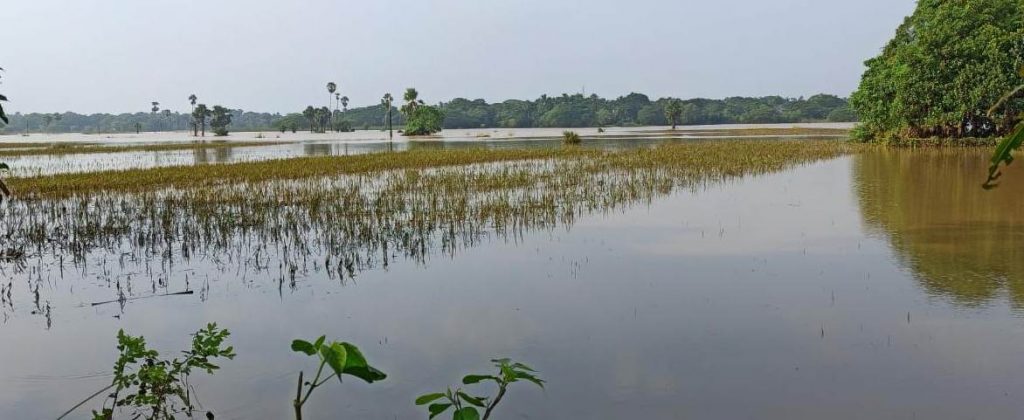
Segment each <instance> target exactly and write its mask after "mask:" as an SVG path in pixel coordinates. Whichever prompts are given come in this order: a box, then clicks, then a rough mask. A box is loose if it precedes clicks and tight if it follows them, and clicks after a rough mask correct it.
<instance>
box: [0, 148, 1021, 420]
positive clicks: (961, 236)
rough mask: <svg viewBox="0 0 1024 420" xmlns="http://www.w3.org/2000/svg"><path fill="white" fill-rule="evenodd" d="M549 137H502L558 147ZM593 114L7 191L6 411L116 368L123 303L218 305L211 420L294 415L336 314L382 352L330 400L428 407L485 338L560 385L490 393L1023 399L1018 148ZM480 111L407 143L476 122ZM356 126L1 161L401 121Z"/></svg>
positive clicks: (921, 409) (838, 400)
mask: <svg viewBox="0 0 1024 420" xmlns="http://www.w3.org/2000/svg"><path fill="white" fill-rule="evenodd" d="M378 134H379V133H378ZM538 134H541V133H538ZM543 134H544V135H538V136H536V137H538V138H536V139H534V138H526V139H519V140H506V141H504V142H500V141H497V140H488V141H487V142H485V143H484V145H486V146H487V147H489V148H492V149H494V148H502V149H509V150H513V149H522V148H525V147H530V148H552V147H555V146H554V145H555V144H556V141H555V140H552V139H551V138H550V137H546V136H549V135H551V136H553V135H557V133H543ZM583 134H587V133H583ZM602 134H605V135H608V137H607V138H604V139H591V140H590V141H589V142H588V144H589V145H590V147H591V149H593V151H592V152H590V151H588V152H585V153H584V152H573V153H565V154H564V155H558V156H551V157H548V158H543V159H529V160H517V159H508V160H501V161H486V162H483V161H478V162H476V163H472V164H467V165H447V166H439V167H436V168H429V169H419V168H414V169H410V168H406V169H394V168H392V169H389V170H386V171H378V172H373V173H343V174H340V175H336V176H329V177H317V178H309V179H280V180H270V181H262V182H256V183H243V184H227V185H212V186H209V185H207V186H203V187H202V188H198V189H158V190H153V191H144V192H140V193H125V192H103V193H97V194H94V195H87V194H86V195H83V194H75V195H72V196H70V197H61V198H45V197H43V198H39V199H35V200H31V201H26V202H13V203H11V202H6V203H4V204H3V205H2V206H0V209H2V211H3V212H4V218H3V222H2V223H0V233H2V234H3V237H4V238H5V240H4V241H5V242H4V243H3V247H2V248H3V249H2V250H0V251H2V252H3V257H4V262H2V263H0V271H2V277H0V278H2V280H0V359H2V360H3V365H2V366H3V367H2V368H0V418H3V419H7V418H11V419H21V418H54V417H56V416H58V415H60V413H62V412H63V411H64V410H66V409H68V408H71V407H72V406H73V405H75V404H76V403H77V402H79V401H81V400H82V399H83V398H85V397H87V396H88V395H90V394H92V393H93V392H95V391H97V390H99V389H101V388H102V387H103V386H105V385H107V384H109V383H110V380H111V376H110V373H109V372H110V366H111V365H112V364H113V362H114V359H115V358H116V355H117V353H116V349H115V348H114V346H115V343H116V342H115V335H116V333H117V330H118V329H122V328H123V329H124V330H126V331H127V332H130V333H132V334H137V335H144V336H145V337H146V338H147V341H148V342H149V343H150V345H151V346H152V347H154V348H157V349H160V350H161V352H162V354H168V355H170V354H172V353H173V352H174V351H176V350H178V349H179V348H180V347H181V345H182V343H183V342H184V340H186V339H187V337H188V334H190V333H192V332H194V331H195V330H197V329H198V328H200V327H201V326H203V325H205V324H206V323H208V322H217V323H218V324H219V325H220V326H222V327H224V328H227V329H229V330H230V331H231V333H232V335H231V337H230V342H231V345H233V346H234V348H235V351H236V352H237V357H236V358H235V359H234V360H231V361H224V362H223V363H220V365H221V367H222V369H221V370H220V371H218V372H217V373H216V374H215V375H212V376H206V375H196V376H195V377H194V378H193V385H195V387H196V390H197V396H198V398H199V401H201V403H202V406H203V408H204V409H209V410H212V411H213V412H215V413H216V414H217V418H218V419H281V418H289V417H290V416H291V410H292V407H291V400H290V399H291V398H292V396H293V394H294V391H295V378H296V375H297V372H298V371H299V370H302V369H306V370H307V371H308V370H309V369H310V367H309V365H308V361H307V360H306V359H304V358H302V357H299V356H297V355H295V353H293V352H292V351H291V350H290V349H289V346H288V345H289V343H290V342H291V340H292V339H295V338H309V337H316V336H319V335H321V334H327V336H328V338H331V339H340V340H345V341H349V342H352V343H356V344H358V345H359V346H360V347H361V348H362V350H363V352H364V353H365V354H366V355H367V358H368V359H370V360H371V361H372V362H373V364H374V365H375V366H376V367H378V368H380V369H381V370H383V371H385V372H387V373H388V374H389V377H388V379H387V380H385V381H382V382H379V383H375V384H372V385H368V384H364V383H362V382H359V381H354V380H353V381H349V380H346V382H345V383H344V384H342V385H338V384H331V386H329V387H325V389H323V390H320V391H318V393H321V394H320V395H318V396H315V397H314V398H312V399H310V400H309V403H308V405H307V407H306V412H307V413H306V418H312V419H327V418H338V417H346V418H364V419H395V418H399V419H406V418H423V417H425V416H426V414H425V411H424V410H422V408H421V407H416V406H415V405H414V404H413V399H414V398H415V396H417V395H420V394H423V393H425V392H430V391H436V390H437V389H442V388H443V387H444V386H447V385H449V384H454V383H457V382H458V380H459V379H460V378H461V377H462V375H463V374H466V373H471V372H479V371H488V370H489V363H488V359H491V358H494V357H511V358H513V359H516V360H519V361H524V362H526V363H528V364H530V365H531V366H532V367H534V368H536V369H537V370H538V371H540V376H542V377H543V378H544V379H546V380H547V381H548V383H547V385H546V388H545V389H544V390H540V389H537V388H531V387H525V386H524V387H522V388H516V389H513V390H510V393H509V395H508V396H507V397H506V398H507V400H506V401H505V402H504V403H503V405H502V406H500V407H499V408H498V412H497V413H496V415H495V416H496V417H497V418H536V419H548V418H581V419H583V418H585V419H620V418H777V419H788V418H840V419H841V418H1013V417H1015V416H1016V415H1017V414H1018V413H1020V412H1021V410H1024V402H1022V401H1024V398H1022V395H1024V358H1022V357H1021V355H1022V354H1024V319H1022V315H1024V306H1022V299H1024V284H1022V282H1024V263H1021V261H1024V259H1022V257H1024V255H1022V253H1024V174H1022V172H1021V171H1017V170H1016V169H1019V168H1010V169H1009V170H1008V171H1007V173H1006V177H1005V179H1004V180H1003V186H1002V187H1000V188H999V189H997V190H994V191H984V190H982V189H981V188H980V184H981V182H982V181H983V180H984V172H985V169H986V167H987V166H986V165H987V154H986V152H985V151H982V150H955V151H950V150H883V149H863V150H862V149H858V148H848V147H845V146H842V145H839V144H838V143H837V142H834V141H826V140H815V139H799V140H790V141H776V140H769V139H764V140H756V141H754V140H749V139H748V140H741V141H738V142H737V141H733V140H720V141H719V140H707V141H701V142H695V141H694V140H693V139H682V138H680V139H674V136H667V135H648V136H646V137H639V138H623V137H624V135H623V134H622V133H619V135H618V137H615V136H611V135H609V134H608V133H602ZM613 134H614V133H613ZM595 136H596V135H595ZM463 137H464V139H463V140H458V139H440V140H434V141H423V142H402V143H397V144H395V145H392V147H395V146H397V148H398V149H402V150H405V149H413V150H414V151H415V150H416V149H417V148H418V150H422V151H424V152H428V151H432V150H435V149H453V150H465V147H467V146H466V144H472V145H476V144H478V143H477V142H469V141H465V140H466V139H469V138H476V135H475V134H474V135H473V136H470V135H468V134H466V135H464V136H463ZM697 137H702V138H703V137H714V136H697ZM359 141H360V142H361V143H356V142H355V141H353V142H346V141H338V140H330V141H327V140H324V141H322V142H320V141H319V140H317V141H313V142H302V141H297V142H296V143H295V144H286V145H276V146H257V147H251V148H248V149H250V150H242V149H243V148H239V150H233V149H231V148H226V149H212V150H206V151H204V153H203V155H204V157H203V158H202V159H200V158H199V157H198V156H196V155H192V156H191V157H190V156H189V154H190V153H191V151H175V152H152V153H168V155H167V156H171V155H182V156H181V157H180V159H179V158H171V157H167V156H165V158H166V160H160V161H159V162H158V163H157V162H156V160H152V161H151V160H148V159H150V158H153V159H155V158H154V157H153V156H152V155H150V153H151V152H142V153H140V154H138V155H125V156H120V157H116V156H114V157H112V156H108V155H103V154H91V155H89V154H82V155H75V157H74V159H79V160H76V161H75V162H76V163H74V164H68V165H69V166H61V165H65V163H58V164H54V165H53V166H46V165H48V164H47V163H45V162H46V160H45V159H66V158H68V157H53V156H41V157H25V158H22V159H25V160H23V161H21V162H22V163H18V162H19V161H18V160H13V159H12V160H11V162H13V164H12V166H15V167H16V166H17V165H19V164H25V165H28V166H31V167H33V168H36V169H34V170H33V171H34V172H32V171H29V172H27V173H59V172H79V171H81V170H83V169H85V170H96V169H109V167H107V166H104V165H107V163H102V162H107V161H105V160H104V159H114V162H119V163H114V164H113V165H115V167H116V168H118V169H124V168H138V167H149V166H167V165H190V164H194V163H202V162H237V161H248V160H263V159H268V158H270V157H286V156H305V155H339V154H345V153H351V154H356V153H364V152H366V151H377V150H381V149H379V148H380V147H387V143H384V142H379V141H377V140H369V139H363V140H359ZM637 146H645V147H643V148H638V147H637ZM648 146H649V147H648ZM601 149H610V150H615V151H616V152H615V153H610V154H605V152H603V151H602V150H601ZM634 149H638V150H634ZM639 149H642V150H639ZM298 150H301V151H298ZM288 151H291V152H288ZM206 152H208V153H206ZM218 153H219V154H220V156H219V157H218ZM278 153H280V155H278ZM439 153H440V152H439ZM467 153H469V152H467ZM417 156H423V155H414V156H413V157H417ZM471 157H472V155H468V156H467V158H471ZM33 159H36V160H33ZM89 159H95V160H92V161H91V162H94V163H83V162H87V161H88V160H89ZM162 159H163V158H162ZM190 159H191V160H190ZM401 159H405V157H401ZM201 161H202V162H201ZM97 162H98V163H97ZM126 162H143V163H140V164H139V165H137V166H136V165H132V164H131V163H126ZM150 162H153V163H152V164H151V163H150ZM33 165H35V166H33ZM75 165H79V166H75ZM71 167H75V168H77V169H72V170H64V169H61V168H71ZM15 172H16V173H17V170H16V171H15ZM71 346H73V348H75V351H74V352H70V351H68V350H67V349H68V348H71ZM98 406H99V403H98V402H97V403H94V404H91V405H86V406H84V407H83V408H82V409H81V410H79V411H77V412H76V414H77V417H72V418H82V417H88V410H89V409H93V408H97V407H98Z"/></svg>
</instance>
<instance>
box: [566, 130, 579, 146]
mask: <svg viewBox="0 0 1024 420" xmlns="http://www.w3.org/2000/svg"><path fill="white" fill-rule="evenodd" d="M582 143H583V138H581V137H580V135H579V134H577V133H576V132H575V131H563V132H562V144H567V145H570V146H575V145H579V144H582Z"/></svg>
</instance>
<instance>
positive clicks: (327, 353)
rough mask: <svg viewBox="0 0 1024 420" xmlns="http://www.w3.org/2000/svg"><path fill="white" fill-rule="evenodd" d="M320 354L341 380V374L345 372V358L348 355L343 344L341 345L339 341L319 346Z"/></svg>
mask: <svg viewBox="0 0 1024 420" xmlns="http://www.w3.org/2000/svg"><path fill="white" fill-rule="evenodd" d="M320 355H321V356H323V357H324V361H326V362H327V366H330V367H331V370H333V371H334V374H335V375H338V380H339V381H341V374H342V373H344V372H345V359H346V358H347V356H348V354H347V353H346V352H345V346H342V345H341V343H332V344H331V345H330V346H320Z"/></svg>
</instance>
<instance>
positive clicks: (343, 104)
mask: <svg viewBox="0 0 1024 420" xmlns="http://www.w3.org/2000/svg"><path fill="white" fill-rule="evenodd" d="M338 101H339V102H341V110H342V111H346V112H347V111H348V96H342V97H341V99H338Z"/></svg>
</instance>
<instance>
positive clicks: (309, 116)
mask: <svg viewBox="0 0 1024 420" xmlns="http://www.w3.org/2000/svg"><path fill="white" fill-rule="evenodd" d="M302 116H303V117H306V121H308V122H309V132H310V133H313V132H316V108H313V106H312V105H310V106H307V107H306V109H304V110H303V111H302Z"/></svg>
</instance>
